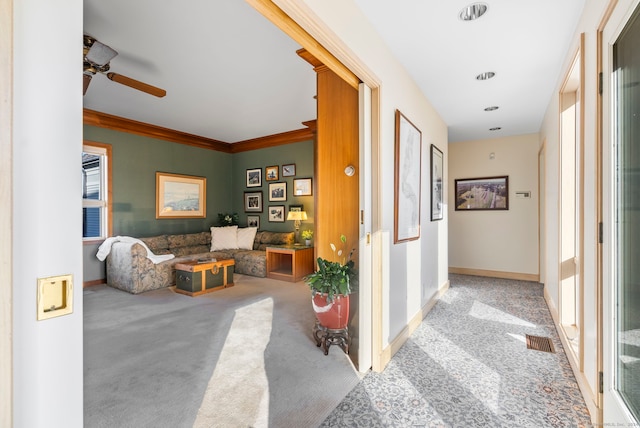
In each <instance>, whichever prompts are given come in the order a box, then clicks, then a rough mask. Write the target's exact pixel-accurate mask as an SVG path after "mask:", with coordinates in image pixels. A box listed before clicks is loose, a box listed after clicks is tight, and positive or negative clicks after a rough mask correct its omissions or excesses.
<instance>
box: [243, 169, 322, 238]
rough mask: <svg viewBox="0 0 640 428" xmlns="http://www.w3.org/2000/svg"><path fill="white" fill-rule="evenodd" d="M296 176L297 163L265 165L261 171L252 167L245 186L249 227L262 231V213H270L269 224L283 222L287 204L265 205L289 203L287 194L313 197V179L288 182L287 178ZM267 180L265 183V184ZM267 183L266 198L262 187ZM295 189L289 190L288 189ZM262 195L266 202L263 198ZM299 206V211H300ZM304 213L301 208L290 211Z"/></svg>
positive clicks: (268, 214)
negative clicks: (290, 187) (297, 210)
mask: <svg viewBox="0 0 640 428" xmlns="http://www.w3.org/2000/svg"><path fill="white" fill-rule="evenodd" d="M295 176H296V164H295V163H288V164H283V165H270V166H265V167H264V171H263V169H262V168H249V169H247V170H246V187H247V190H246V191H245V192H244V212H245V213H247V225H249V226H252V227H258V228H260V217H261V216H260V215H259V214H260V213H263V212H266V213H267V219H266V220H267V221H269V222H271V223H283V222H284V221H285V220H286V218H287V210H286V206H285V205H279V204H274V205H271V204H269V205H267V206H265V203H271V202H276V203H284V202H287V200H288V192H289V191H291V196H293V197H298V196H312V195H313V179H312V178H310V177H309V178H293V180H292V181H285V179H286V178H290V177H295ZM263 180H264V182H263ZM264 183H266V186H267V187H266V189H265V190H264V191H266V196H264V191H263V190H262V189H260V190H259V189H257V188H263V184H264ZM289 186H292V189H291V190H289V189H288V187H289ZM263 196H264V198H266V200H265V199H263ZM298 207H299V208H298ZM296 209H299V210H302V205H289V210H290V211H292V210H296Z"/></svg>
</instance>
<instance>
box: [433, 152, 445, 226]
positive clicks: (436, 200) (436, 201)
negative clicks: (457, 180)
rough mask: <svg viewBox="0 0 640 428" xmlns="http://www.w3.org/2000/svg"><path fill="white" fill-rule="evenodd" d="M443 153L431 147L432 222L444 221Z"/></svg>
mask: <svg viewBox="0 0 640 428" xmlns="http://www.w3.org/2000/svg"><path fill="white" fill-rule="evenodd" d="M443 168H444V162H443V156H442V152H441V151H440V150H439V149H438V148H437V147H436V146H435V145H433V144H432V145H431V221H436V220H442V218H443V216H444V213H443V210H442V177H443V174H444V172H443Z"/></svg>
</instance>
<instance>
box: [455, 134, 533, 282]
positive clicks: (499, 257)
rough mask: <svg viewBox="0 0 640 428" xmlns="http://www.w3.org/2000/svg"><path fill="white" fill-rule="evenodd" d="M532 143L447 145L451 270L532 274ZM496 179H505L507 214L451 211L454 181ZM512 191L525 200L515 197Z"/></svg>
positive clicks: (523, 138) (529, 138)
mask: <svg viewBox="0 0 640 428" xmlns="http://www.w3.org/2000/svg"><path fill="white" fill-rule="evenodd" d="M538 140H539V136H538V135H537V134H529V135H519V136H513V137H504V138H495V139H489V140H480V141H466V142H459V143H452V144H449V193H448V196H449V226H450V227H449V265H450V266H451V267H456V268H464V269H479V270H489V271H499V272H505V273H517V274H532V275H537V274H538ZM491 153H493V154H494V155H495V158H494V159H490V158H489V155H490V154H491ZM502 175H508V176H509V210H507V211H456V210H455V199H456V195H455V186H454V182H455V180H456V179H461V178H475V177H494V176H502ZM516 191H530V192H531V198H530V199H519V198H516V197H515V192H516Z"/></svg>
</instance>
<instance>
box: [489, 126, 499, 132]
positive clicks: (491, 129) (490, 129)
mask: <svg viewBox="0 0 640 428" xmlns="http://www.w3.org/2000/svg"><path fill="white" fill-rule="evenodd" d="M501 129H502V128H500V127H499V126H496V127H495V128H489V131H499V130H501Z"/></svg>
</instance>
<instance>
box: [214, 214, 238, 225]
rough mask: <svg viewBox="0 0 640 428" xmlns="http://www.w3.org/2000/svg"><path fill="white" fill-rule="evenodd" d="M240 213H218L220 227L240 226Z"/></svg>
mask: <svg viewBox="0 0 640 428" xmlns="http://www.w3.org/2000/svg"><path fill="white" fill-rule="evenodd" d="M238 220H239V216H238V213H233V214H226V213H225V214H222V213H218V225H219V226H235V225H237V224H238Z"/></svg>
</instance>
